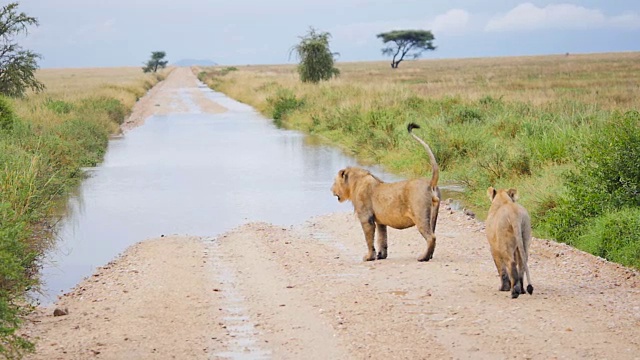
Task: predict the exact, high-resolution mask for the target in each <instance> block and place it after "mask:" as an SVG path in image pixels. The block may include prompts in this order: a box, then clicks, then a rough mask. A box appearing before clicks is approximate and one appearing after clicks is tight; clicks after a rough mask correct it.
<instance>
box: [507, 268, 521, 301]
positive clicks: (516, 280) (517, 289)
mask: <svg viewBox="0 0 640 360" xmlns="http://www.w3.org/2000/svg"><path fill="white" fill-rule="evenodd" d="M509 280H510V281H511V298H513V299H517V298H518V296H520V294H521V293H523V292H522V287H521V285H520V283H521V282H522V277H521V276H520V274H519V272H518V265H517V263H516V260H515V258H513V259H512V260H511V271H510V273H509Z"/></svg>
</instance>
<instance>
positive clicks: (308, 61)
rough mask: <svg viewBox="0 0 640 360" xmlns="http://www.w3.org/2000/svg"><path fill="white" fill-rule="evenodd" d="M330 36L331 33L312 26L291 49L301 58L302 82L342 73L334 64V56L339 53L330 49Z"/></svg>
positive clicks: (327, 77)
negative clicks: (317, 29) (319, 30)
mask: <svg viewBox="0 0 640 360" xmlns="http://www.w3.org/2000/svg"><path fill="white" fill-rule="evenodd" d="M330 38H331V34H330V33H328V32H318V31H316V30H315V29H314V28H313V27H311V28H309V31H308V32H307V34H306V35H305V36H300V43H299V44H298V45H295V46H294V47H293V48H292V49H291V52H293V51H295V52H296V53H297V54H298V58H300V64H299V65H298V74H300V80H302V82H312V83H317V82H320V81H321V80H329V79H330V78H331V77H333V76H338V75H339V74H340V70H338V69H336V68H335V67H334V66H333V65H334V62H335V60H334V56H336V55H338V53H332V52H331V50H330V49H329V39H330ZM291 52H290V53H289V55H291Z"/></svg>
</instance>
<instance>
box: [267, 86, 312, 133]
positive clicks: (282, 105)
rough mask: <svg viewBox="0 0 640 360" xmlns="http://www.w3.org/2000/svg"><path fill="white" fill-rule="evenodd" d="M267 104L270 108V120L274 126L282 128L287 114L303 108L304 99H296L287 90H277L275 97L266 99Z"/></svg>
mask: <svg viewBox="0 0 640 360" xmlns="http://www.w3.org/2000/svg"><path fill="white" fill-rule="evenodd" d="M267 103H268V104H269V107H270V108H271V118H273V121H274V123H275V124H276V125H278V126H282V120H284V118H285V117H286V116H287V114H289V113H291V112H292V111H294V110H296V109H299V108H301V107H302V106H304V99H298V98H297V97H296V95H295V94H294V93H293V92H291V91H289V90H284V89H283V90H278V92H277V93H276V95H275V97H269V98H267Z"/></svg>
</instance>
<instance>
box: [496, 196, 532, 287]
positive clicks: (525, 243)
mask: <svg viewBox="0 0 640 360" xmlns="http://www.w3.org/2000/svg"><path fill="white" fill-rule="evenodd" d="M487 195H488V196H489V200H490V201H491V208H489V214H488V215H487V221H486V222H485V225H486V234H487V239H488V240H489V245H490V246H491V255H492V256H493V261H494V262H495V264H496V268H497V269H498V274H499V275H500V279H501V280H502V285H501V286H500V291H509V290H511V297H512V298H514V299H515V298H517V297H518V296H519V295H520V294H524V284H523V282H522V276H523V273H526V274H527V283H528V285H527V292H528V293H529V295H531V294H532V293H533V286H532V285H531V278H530V277H529V267H528V265H527V261H528V257H529V245H530V244H531V219H530V218H529V213H527V210H526V209H525V208H524V207H522V205H520V204H518V203H516V200H518V191H517V190H516V189H509V190H505V189H500V190H497V189H494V188H493V187H489V188H488V189H487Z"/></svg>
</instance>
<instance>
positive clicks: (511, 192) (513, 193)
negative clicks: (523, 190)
mask: <svg viewBox="0 0 640 360" xmlns="http://www.w3.org/2000/svg"><path fill="white" fill-rule="evenodd" d="M507 194H509V197H510V198H511V200H513V202H516V201H518V190H516V189H513V188H511V189H509V190H508V191H507Z"/></svg>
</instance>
